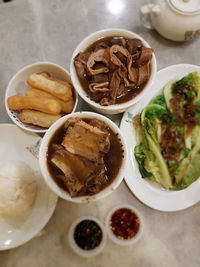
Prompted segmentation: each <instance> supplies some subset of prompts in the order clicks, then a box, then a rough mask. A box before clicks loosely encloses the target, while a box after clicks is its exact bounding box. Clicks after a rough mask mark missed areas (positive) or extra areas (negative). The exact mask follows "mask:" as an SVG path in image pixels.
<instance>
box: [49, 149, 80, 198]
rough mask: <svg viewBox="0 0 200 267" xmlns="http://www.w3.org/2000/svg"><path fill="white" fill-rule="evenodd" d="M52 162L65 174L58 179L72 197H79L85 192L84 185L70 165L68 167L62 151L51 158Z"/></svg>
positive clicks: (56, 152)
mask: <svg viewBox="0 0 200 267" xmlns="http://www.w3.org/2000/svg"><path fill="white" fill-rule="evenodd" d="M51 162H52V163H53V164H54V165H55V166H56V167H57V168H58V169H60V170H61V171H62V172H63V174H64V175H59V176H57V177H58V178H59V179H60V180H62V183H63V184H64V185H65V186H66V188H67V190H68V191H69V193H70V195H71V196H72V197H73V196H77V194H80V192H82V191H84V184H83V183H82V182H81V181H80V180H79V179H77V177H76V176H75V174H74V172H73V171H72V169H71V168H70V165H68V163H67V161H66V159H65V157H64V156H63V153H62V150H61V149H58V150H56V151H55V153H54V154H53V156H52V158H51Z"/></svg>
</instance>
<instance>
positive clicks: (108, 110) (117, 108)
mask: <svg viewBox="0 0 200 267" xmlns="http://www.w3.org/2000/svg"><path fill="white" fill-rule="evenodd" d="M112 36H113V37H114V36H119V37H125V38H129V39H133V38H137V39H140V40H141V41H142V43H143V45H144V46H145V47H147V48H150V45H149V44H148V43H147V42H146V41H145V40H144V39H143V38H142V37H141V36H140V35H138V34H136V33H134V32H131V31H127V30H124V29H115V28H113V29H104V30H100V31H96V32H94V33H92V34H90V35H89V36H87V37H86V38H85V39H83V40H82V41H81V42H80V43H79V44H78V46H77V47H76V49H75V50H74V52H73V55H72V58H71V63H70V74H71V79H72V83H73V85H74V87H75V89H76V90H77V92H78V94H79V95H80V96H81V97H82V98H83V100H85V102H87V103H88V104H89V105H90V106H91V107H92V108H93V109H95V110H96V111H98V112H100V113H103V114H117V113H121V112H124V111H125V110H127V109H128V108H130V107H131V106H133V105H134V104H135V103H137V102H138V101H139V100H141V99H142V98H143V97H144V95H145V94H147V93H148V90H149V88H150V86H151V85H152V82H153V80H154V77H155V75H156V71H157V64H156V58H155V54H154V53H153V55H152V59H151V74H150V78H149V80H148V81H147V83H146V85H145V86H144V88H143V90H142V91H141V92H140V93H139V94H138V95H137V96H135V97H134V98H133V99H131V100H129V101H127V102H124V103H121V104H114V105H108V106H102V105H100V104H99V103H97V102H95V101H93V100H91V99H90V98H89V97H88V96H87V93H86V92H85V90H84V89H83V87H82V85H81V82H80V80H79V77H78V74H77V71H76V68H75V66H74V58H75V56H76V55H77V54H78V53H80V52H84V51H85V50H86V49H87V48H88V47H89V46H90V45H91V44H93V43H94V42H96V41H98V40H99V39H101V38H105V37H112Z"/></svg>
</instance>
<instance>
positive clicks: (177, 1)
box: [168, 0, 200, 14]
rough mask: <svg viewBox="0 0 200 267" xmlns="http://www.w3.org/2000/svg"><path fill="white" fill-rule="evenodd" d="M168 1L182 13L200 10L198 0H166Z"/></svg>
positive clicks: (199, 1) (199, 0)
mask: <svg viewBox="0 0 200 267" xmlns="http://www.w3.org/2000/svg"><path fill="white" fill-rule="evenodd" d="M168 2H169V3H170V4H171V5H172V6H173V7H174V8H175V9H176V10H177V11H180V12H183V13H190V14H191V13H193V14H194V13H198V12H200V0H168Z"/></svg>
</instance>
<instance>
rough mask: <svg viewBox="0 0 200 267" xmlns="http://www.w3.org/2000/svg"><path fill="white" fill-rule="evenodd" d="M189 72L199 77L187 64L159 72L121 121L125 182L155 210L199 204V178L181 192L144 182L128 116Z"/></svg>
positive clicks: (198, 68)
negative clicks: (146, 91)
mask: <svg viewBox="0 0 200 267" xmlns="http://www.w3.org/2000/svg"><path fill="white" fill-rule="evenodd" d="M193 71H197V72H198V73H199V75H200V67H199V66H195V65H190V64H178V65H173V66H169V67H167V68H165V69H162V70H160V71H159V72H158V73H157V75H156V77H155V80H154V83H153V85H152V87H151V88H150V90H149V94H148V95H146V97H144V98H143V99H142V100H141V101H140V102H139V103H138V104H136V105H134V106H133V107H132V108H130V109H129V110H128V111H127V112H125V113H124V116H123V118H122V121H121V125H120V128H121V130H122V132H123V134H124V137H125V140H126V142H127V146H128V161H127V168H126V173H125V181H126V183H127V185H128V187H129V188H130V190H131V191H132V192H133V193H134V195H135V196H136V197H137V198H138V199H139V200H140V201H142V202H143V203H144V204H146V205H147V206H149V207H151V208H153V209H156V210H160V211H178V210H183V209H186V208H188V207H191V206H192V205H194V204H195V203H197V202H198V201H200V179H198V180H197V181H195V182H194V183H192V184H191V185H190V186H189V187H188V188H186V189H184V190H181V191H168V190H165V189H162V188H161V187H160V186H159V185H157V184H155V183H153V182H150V181H149V180H148V179H143V178H142V177H141V175H140V172H139V170H138V167H137V162H136V160H135V157H134V147H135V145H136V144H137V139H136V136H135V132H134V128H133V125H132V117H134V116H135V115H136V114H138V113H140V112H141V111H142V109H143V108H144V107H145V106H146V105H147V104H148V103H149V102H150V100H151V99H152V98H153V97H154V96H156V95H158V94H161V93H162V88H163V87H164V85H165V84H166V83H167V82H168V81H170V80H172V79H174V78H182V77H183V76H184V75H187V74H188V73H189V72H193Z"/></svg>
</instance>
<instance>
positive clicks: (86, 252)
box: [68, 216, 107, 257]
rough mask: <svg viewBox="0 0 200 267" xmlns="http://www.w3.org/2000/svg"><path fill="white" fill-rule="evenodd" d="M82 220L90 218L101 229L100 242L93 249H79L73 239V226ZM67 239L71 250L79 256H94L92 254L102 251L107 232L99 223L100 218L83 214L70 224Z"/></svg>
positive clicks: (95, 254)
mask: <svg viewBox="0 0 200 267" xmlns="http://www.w3.org/2000/svg"><path fill="white" fill-rule="evenodd" d="M84 220H91V221H94V222H96V223H97V224H98V225H99V227H100V228H101V231H102V240H101V243H100V245H99V246H98V247H96V248H94V249H91V250H84V249H81V248H80V247H79V246H78V245H77V244H76V242H75V240H74V231H75V228H76V226H77V225H78V224H79V223H80V222H82V221H84ZM68 239H69V245H70V247H71V248H72V250H73V251H74V252H75V253H77V254H78V255H79V256H82V257H94V256H97V255H98V254H99V253H101V252H102V250H103V248H104V247H105V244H106V240H107V234H106V230H105V227H104V225H103V224H102V223H101V221H100V220H98V219H97V218H95V217H93V216H83V217H80V218H78V219H77V220H75V221H74V222H73V223H72V225H71V226H70V228H69V232H68Z"/></svg>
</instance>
